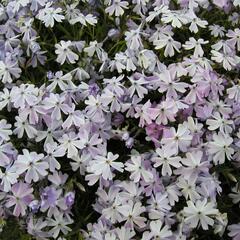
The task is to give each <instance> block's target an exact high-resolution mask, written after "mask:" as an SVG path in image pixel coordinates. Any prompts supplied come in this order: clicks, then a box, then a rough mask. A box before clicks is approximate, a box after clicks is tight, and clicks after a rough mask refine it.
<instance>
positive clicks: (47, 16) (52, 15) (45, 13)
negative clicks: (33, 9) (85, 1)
mask: <svg viewBox="0 0 240 240" xmlns="http://www.w3.org/2000/svg"><path fill="white" fill-rule="evenodd" d="M52 4H53V2H48V3H47V4H46V5H45V8H43V9H41V10H40V11H39V14H38V18H39V19H40V20H41V21H43V22H44V24H45V26H46V27H49V26H50V27H53V26H54V21H56V22H62V20H63V19H64V16H63V15H61V13H62V9H61V8H59V7H58V8H56V9H55V8H54V7H52Z"/></svg>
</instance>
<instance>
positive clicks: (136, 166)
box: [125, 155, 153, 182]
mask: <svg viewBox="0 0 240 240" xmlns="http://www.w3.org/2000/svg"><path fill="white" fill-rule="evenodd" d="M125 166H126V167H125V170H126V171H128V172H130V173H131V175H130V179H131V180H133V181H134V182H139V180H140V178H142V179H144V181H145V182H150V181H152V179H153V174H152V173H151V172H150V171H149V170H147V169H146V168H145V167H144V165H143V163H142V157H141V156H140V155H136V156H134V155H133V156H131V162H127V163H125Z"/></svg>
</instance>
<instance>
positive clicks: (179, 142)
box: [162, 124, 192, 152]
mask: <svg viewBox="0 0 240 240" xmlns="http://www.w3.org/2000/svg"><path fill="white" fill-rule="evenodd" d="M191 140H192V136H191V134H190V131H189V129H188V128H187V127H186V125H183V124H179V125H178V130H177V131H176V129H175V128H174V127H171V128H170V130H169V133H168V136H166V137H163V138H162V143H163V144H165V145H168V144H169V145H171V146H172V147H173V148H174V149H176V151H177V152H178V149H179V150H181V151H183V152H186V151H187V147H188V146H190V144H191Z"/></svg>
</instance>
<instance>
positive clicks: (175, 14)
mask: <svg viewBox="0 0 240 240" xmlns="http://www.w3.org/2000/svg"><path fill="white" fill-rule="evenodd" d="M161 20H162V21H163V22H164V23H171V25H172V26H173V27H174V28H181V27H182V25H183V24H186V23H188V19H187V17H186V15H185V14H184V13H183V12H180V11H168V12H165V13H164V14H163V15H162V18H161Z"/></svg>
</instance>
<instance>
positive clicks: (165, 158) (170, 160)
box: [152, 146, 182, 176]
mask: <svg viewBox="0 0 240 240" xmlns="http://www.w3.org/2000/svg"><path fill="white" fill-rule="evenodd" d="M156 152H157V154H158V156H156V157H153V158H152V160H153V161H154V162H155V164H154V167H159V166H162V175H163V176H166V175H169V176H171V175H172V169H171V167H170V166H173V167H175V168H179V167H181V166H182V165H181V163H180V161H181V157H179V156H174V155H175V152H173V151H172V149H171V148H169V147H168V146H163V147H162V148H157V149H156Z"/></svg>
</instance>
